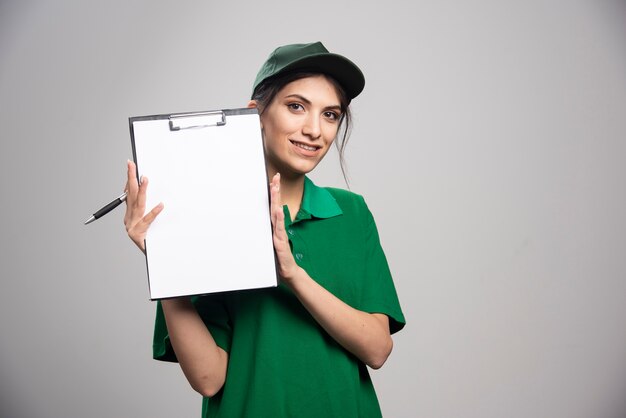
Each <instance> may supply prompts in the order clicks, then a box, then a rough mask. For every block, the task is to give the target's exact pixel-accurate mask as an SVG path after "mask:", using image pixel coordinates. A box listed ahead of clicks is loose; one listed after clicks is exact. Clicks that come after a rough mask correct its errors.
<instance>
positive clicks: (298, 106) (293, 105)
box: [287, 102, 304, 111]
mask: <svg viewBox="0 0 626 418" xmlns="http://www.w3.org/2000/svg"><path fill="white" fill-rule="evenodd" d="M287 107H288V108H289V109H291V110H295V111H301V110H304V106H302V105H301V104H300V103H297V102H294V103H287Z"/></svg>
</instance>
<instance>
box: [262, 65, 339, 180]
mask: <svg viewBox="0 0 626 418" xmlns="http://www.w3.org/2000/svg"><path fill="white" fill-rule="evenodd" d="M340 116H341V106H340V101H339V96H338V95H337V91H336V90H335V87H334V86H333V84H332V83H331V82H330V81H329V80H328V79H327V78H326V77H324V76H323V75H319V76H313V77H306V78H302V79H299V80H296V81H293V82H291V83H289V84H287V85H286V86H285V87H283V88H282V90H280V91H279V92H278V93H277V94H276V96H275V97H274V99H273V100H272V102H271V103H270V104H269V105H268V106H267V108H266V109H265V110H264V111H263V112H262V115H261V128H262V129H263V137H264V144H265V155H266V161H267V165H268V170H269V173H268V174H269V175H270V177H271V176H272V175H273V174H274V173H276V172H280V173H281V176H283V177H299V176H303V175H304V174H306V173H309V172H310V171H311V170H313V169H314V168H315V167H316V166H317V164H318V163H319V162H320V161H321V160H322V158H324V156H325V155H326V153H327V152H328V150H329V148H330V146H331V145H332V143H333V141H334V139H335V137H336V136H337V131H338V129H339V119H340Z"/></svg>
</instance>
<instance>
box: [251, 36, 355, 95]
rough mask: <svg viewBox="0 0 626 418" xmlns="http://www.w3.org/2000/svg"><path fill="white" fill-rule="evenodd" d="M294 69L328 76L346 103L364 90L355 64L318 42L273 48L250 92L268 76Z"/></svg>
mask: <svg viewBox="0 0 626 418" xmlns="http://www.w3.org/2000/svg"><path fill="white" fill-rule="evenodd" d="M296 70H303V71H312V72H319V73H322V74H327V75H329V76H331V77H332V78H334V79H335V80H337V82H338V83H339V84H340V85H341V87H343V89H344V90H345V91H346V94H347V95H348V98H349V99H350V100H352V99H354V98H355V97H356V96H358V95H359V93H361V91H363V87H365V77H363V73H362V72H361V70H360V69H359V67H357V66H356V64H354V63H353V62H352V61H350V60H349V59H347V58H346V57H344V56H341V55H338V54H333V53H331V52H328V50H327V49H326V48H325V47H324V45H322V43H321V42H314V43H310V44H291V45H284V46H279V47H278V48H276V49H275V50H274V52H272V53H271V54H270V56H269V58H268V59H267V61H265V63H263V66H262V67H261V69H260V70H259V73H258V74H257V76H256V80H254V86H253V87H252V91H253V92H254V90H256V88H257V87H258V85H259V84H261V83H262V82H263V81H265V80H267V79H268V78H270V77H273V76H275V75H277V74H282V73H285V72H291V71H296Z"/></svg>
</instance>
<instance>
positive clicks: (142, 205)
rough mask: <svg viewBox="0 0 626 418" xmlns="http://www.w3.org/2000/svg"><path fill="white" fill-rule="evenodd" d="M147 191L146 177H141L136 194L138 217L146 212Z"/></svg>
mask: <svg viewBox="0 0 626 418" xmlns="http://www.w3.org/2000/svg"><path fill="white" fill-rule="evenodd" d="M147 190H148V177H146V176H141V184H140V185H139V192H138V193H137V203H136V204H135V205H136V207H137V211H138V212H139V214H140V215H143V213H144V212H145V210H146V191H147Z"/></svg>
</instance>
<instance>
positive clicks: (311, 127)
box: [302, 113, 322, 139]
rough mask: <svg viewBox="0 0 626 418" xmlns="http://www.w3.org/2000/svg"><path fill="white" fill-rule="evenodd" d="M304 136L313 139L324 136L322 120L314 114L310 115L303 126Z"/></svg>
mask: <svg viewBox="0 0 626 418" xmlns="http://www.w3.org/2000/svg"><path fill="white" fill-rule="evenodd" d="M302 134H303V135H306V136H308V137H309V138H311V139H317V138H319V137H320V136H321V135H322V126H321V124H320V119H319V118H318V117H317V116H315V115H314V114H313V113H311V114H309V115H308V116H307V118H306V120H305V121H304V125H303V126H302Z"/></svg>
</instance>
